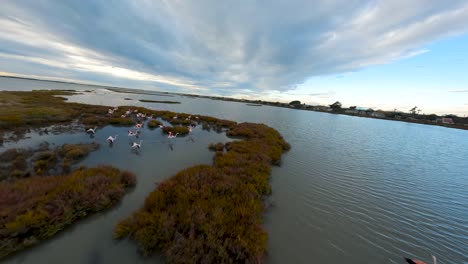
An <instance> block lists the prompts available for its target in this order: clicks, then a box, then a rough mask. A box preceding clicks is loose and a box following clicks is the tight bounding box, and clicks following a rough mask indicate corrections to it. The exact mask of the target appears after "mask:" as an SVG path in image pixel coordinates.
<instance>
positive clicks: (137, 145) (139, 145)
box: [132, 140, 143, 149]
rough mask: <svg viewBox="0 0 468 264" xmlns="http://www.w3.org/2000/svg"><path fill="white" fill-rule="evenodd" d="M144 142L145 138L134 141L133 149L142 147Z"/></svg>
mask: <svg viewBox="0 0 468 264" xmlns="http://www.w3.org/2000/svg"><path fill="white" fill-rule="evenodd" d="M142 142H143V140H140V143H136V142H133V144H132V149H140V148H141V143H142Z"/></svg>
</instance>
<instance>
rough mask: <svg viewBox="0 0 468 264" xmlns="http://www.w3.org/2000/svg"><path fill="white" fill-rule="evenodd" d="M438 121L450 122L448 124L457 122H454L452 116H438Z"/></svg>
mask: <svg viewBox="0 0 468 264" xmlns="http://www.w3.org/2000/svg"><path fill="white" fill-rule="evenodd" d="M436 122H437V123H442V124H448V125H452V124H455V122H453V119H452V118H450V117H442V118H437V119H436Z"/></svg>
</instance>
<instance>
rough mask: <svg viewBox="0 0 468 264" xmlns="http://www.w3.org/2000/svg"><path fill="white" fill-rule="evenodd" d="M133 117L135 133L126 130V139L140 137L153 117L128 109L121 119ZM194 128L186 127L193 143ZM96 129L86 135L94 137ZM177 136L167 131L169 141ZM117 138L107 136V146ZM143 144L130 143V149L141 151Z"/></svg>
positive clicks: (113, 110) (112, 110) (111, 110)
mask: <svg viewBox="0 0 468 264" xmlns="http://www.w3.org/2000/svg"><path fill="white" fill-rule="evenodd" d="M117 110H118V108H117V107H115V108H112V109H109V110H108V112H107V114H108V115H110V116H112V115H113V114H114V112H115V111H117ZM132 116H134V117H135V118H136V124H135V131H132V130H128V131H127V133H128V137H129V138H131V137H135V138H139V135H140V129H141V128H143V126H144V124H145V121H146V120H151V119H153V116H152V115H146V114H143V113H139V112H138V110H131V109H128V110H127V111H126V112H125V114H123V115H122V116H121V117H122V118H126V117H132ZM173 118H174V119H177V116H175V117H173ZM195 118H196V119H198V117H195ZM190 119H191V116H189V117H187V119H186V120H190ZM159 127H160V128H164V126H163V125H159ZM194 127H195V125H194V124H192V125H190V126H188V129H189V136H190V137H189V140H192V141H193V138H192V137H191V135H192V129H193V128H194ZM96 129H97V127H94V128H88V129H87V130H86V133H87V134H88V135H90V137H94V135H95V134H96ZM177 135H179V133H176V134H174V133H172V131H169V133H168V136H167V138H168V139H169V140H170V139H173V138H175V137H177ZM117 136H118V135H115V136H109V137H108V138H107V139H106V141H107V142H108V143H109V144H111V145H112V144H114V142H115V141H116V140H117ZM142 143H143V140H140V142H138V143H137V142H136V141H133V142H132V143H131V149H132V150H134V151H138V150H139V149H141V144H142ZM169 143H170V144H169V147H170V148H171V150H172V143H171V141H169Z"/></svg>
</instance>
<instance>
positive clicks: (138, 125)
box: [135, 123, 143, 129]
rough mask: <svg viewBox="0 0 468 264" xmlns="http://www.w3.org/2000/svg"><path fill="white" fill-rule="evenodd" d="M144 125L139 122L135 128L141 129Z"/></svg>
mask: <svg viewBox="0 0 468 264" xmlns="http://www.w3.org/2000/svg"><path fill="white" fill-rule="evenodd" d="M142 127H143V124H138V123H137V124H136V125H135V128H136V129H140V128H142Z"/></svg>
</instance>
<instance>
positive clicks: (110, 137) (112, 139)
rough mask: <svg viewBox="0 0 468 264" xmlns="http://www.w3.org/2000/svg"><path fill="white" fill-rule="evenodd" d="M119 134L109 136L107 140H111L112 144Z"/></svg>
mask: <svg viewBox="0 0 468 264" xmlns="http://www.w3.org/2000/svg"><path fill="white" fill-rule="evenodd" d="M117 136H118V135H115V137H112V136H109V137H108V138H107V139H106V140H107V141H109V143H110V144H113V143H114V141H115V140H117Z"/></svg>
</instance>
